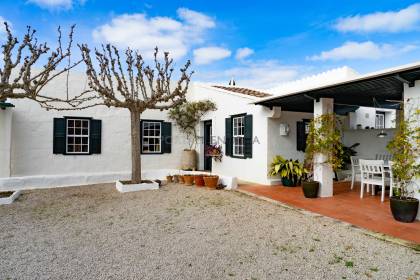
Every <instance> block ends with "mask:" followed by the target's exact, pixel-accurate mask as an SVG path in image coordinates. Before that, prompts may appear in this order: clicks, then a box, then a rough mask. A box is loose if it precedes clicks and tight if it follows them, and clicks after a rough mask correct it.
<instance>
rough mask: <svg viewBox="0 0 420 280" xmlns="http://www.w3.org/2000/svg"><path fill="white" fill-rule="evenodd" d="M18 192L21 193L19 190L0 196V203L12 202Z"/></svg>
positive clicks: (17, 195)
mask: <svg viewBox="0 0 420 280" xmlns="http://www.w3.org/2000/svg"><path fill="white" fill-rule="evenodd" d="M20 193H21V191H15V192H13V193H12V195H11V196H9V197H1V198H0V205H7V204H12V203H13V201H15V199H16V198H18V197H19V195H20Z"/></svg>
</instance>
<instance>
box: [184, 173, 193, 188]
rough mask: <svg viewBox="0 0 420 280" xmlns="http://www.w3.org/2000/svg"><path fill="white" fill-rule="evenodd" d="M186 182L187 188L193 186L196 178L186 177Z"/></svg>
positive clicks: (189, 175) (188, 175)
mask: <svg viewBox="0 0 420 280" xmlns="http://www.w3.org/2000/svg"><path fill="white" fill-rule="evenodd" d="M183 177H184V182H185V185H187V186H192V185H193V184H194V176H193V175H191V174H187V175H184V176H183Z"/></svg>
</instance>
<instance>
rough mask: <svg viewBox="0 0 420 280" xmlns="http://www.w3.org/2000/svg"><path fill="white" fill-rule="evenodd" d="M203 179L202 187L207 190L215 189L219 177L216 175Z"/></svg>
mask: <svg viewBox="0 0 420 280" xmlns="http://www.w3.org/2000/svg"><path fill="white" fill-rule="evenodd" d="M203 179H204V185H205V186H206V187H209V188H216V187H217V183H218V182H219V176H216V175H209V176H203Z"/></svg>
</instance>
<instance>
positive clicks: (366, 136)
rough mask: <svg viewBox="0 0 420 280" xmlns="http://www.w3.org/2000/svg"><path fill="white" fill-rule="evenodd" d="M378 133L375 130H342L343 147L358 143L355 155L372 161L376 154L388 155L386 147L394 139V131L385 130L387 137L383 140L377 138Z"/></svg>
mask: <svg viewBox="0 0 420 280" xmlns="http://www.w3.org/2000/svg"><path fill="white" fill-rule="evenodd" d="M379 132H380V131H379V130H377V129H360V130H344V131H343V134H342V135H343V138H342V139H343V140H342V141H343V144H344V145H345V146H351V145H353V144H355V143H360V145H359V146H358V147H356V148H355V150H356V151H357V155H358V156H361V157H364V158H367V159H369V158H370V159H374V158H375V156H376V155H377V154H389V152H388V151H387V149H386V145H387V144H388V142H389V141H391V139H392V138H393V137H394V134H395V129H386V130H385V132H386V133H387V136H385V137H383V138H379V137H377V135H378V133H379Z"/></svg>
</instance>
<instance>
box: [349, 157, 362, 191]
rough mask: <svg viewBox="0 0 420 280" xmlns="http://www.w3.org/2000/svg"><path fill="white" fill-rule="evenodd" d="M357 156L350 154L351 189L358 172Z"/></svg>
mask: <svg viewBox="0 0 420 280" xmlns="http://www.w3.org/2000/svg"><path fill="white" fill-rule="evenodd" d="M359 159H360V158H359V157H356V156H351V157H350V161H351V189H353V186H354V181H355V180H356V175H357V174H360V166H359Z"/></svg>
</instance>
